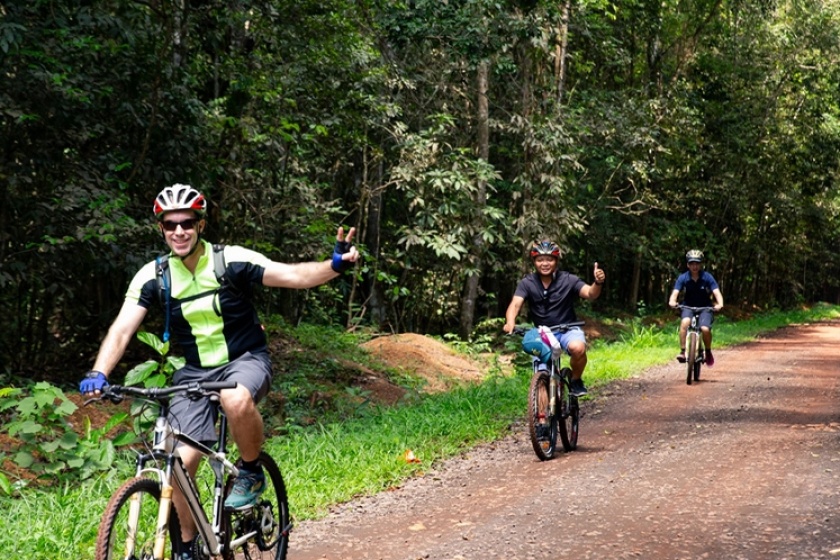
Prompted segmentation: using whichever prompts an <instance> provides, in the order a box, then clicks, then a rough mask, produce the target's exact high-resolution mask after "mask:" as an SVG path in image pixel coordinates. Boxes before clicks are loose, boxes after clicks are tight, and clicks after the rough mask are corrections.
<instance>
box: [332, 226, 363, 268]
mask: <svg viewBox="0 0 840 560" xmlns="http://www.w3.org/2000/svg"><path fill="white" fill-rule="evenodd" d="M354 235H356V228H353V227H351V228H350V231H348V232H347V237H344V228H343V227H339V228H338V233H337V234H336V236H335V249H333V256H332V263H331V266H332V269H333V270H334V271H336V272H338V273H339V274H341V273H342V272H345V271H347V270H349V269H351V268H353V263H355V262H356V261H357V260H359V251H358V249H356V247H354V246H353V245H351V244H350V242H351V241H352V240H353V236H354Z"/></svg>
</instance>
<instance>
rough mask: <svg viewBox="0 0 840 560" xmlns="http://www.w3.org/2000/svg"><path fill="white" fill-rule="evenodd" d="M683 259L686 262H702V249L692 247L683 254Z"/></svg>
mask: <svg viewBox="0 0 840 560" xmlns="http://www.w3.org/2000/svg"><path fill="white" fill-rule="evenodd" d="M685 261H686V262H699V263H701V262H703V251H700V250H698V249H692V250H691V251H689V252H688V253H686V254H685Z"/></svg>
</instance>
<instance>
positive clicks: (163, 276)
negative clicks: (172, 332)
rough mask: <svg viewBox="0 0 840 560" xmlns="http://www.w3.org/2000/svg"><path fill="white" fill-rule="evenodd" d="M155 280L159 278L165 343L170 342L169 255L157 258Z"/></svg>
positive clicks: (170, 276)
mask: <svg viewBox="0 0 840 560" xmlns="http://www.w3.org/2000/svg"><path fill="white" fill-rule="evenodd" d="M155 278H157V286H158V301H160V303H161V304H162V305H163V314H164V326H163V341H164V342H168V341H169V315H170V307H171V296H170V294H171V292H172V290H171V288H172V271H171V270H169V255H168V254H166V255H161V256H159V257H156V258H155Z"/></svg>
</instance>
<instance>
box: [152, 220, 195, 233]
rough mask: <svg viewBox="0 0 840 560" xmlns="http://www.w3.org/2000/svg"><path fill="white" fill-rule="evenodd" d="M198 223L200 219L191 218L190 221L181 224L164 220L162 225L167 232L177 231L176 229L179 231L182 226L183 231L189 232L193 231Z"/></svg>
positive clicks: (183, 221)
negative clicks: (189, 230)
mask: <svg viewBox="0 0 840 560" xmlns="http://www.w3.org/2000/svg"><path fill="white" fill-rule="evenodd" d="M198 221H199V220H198V218H190V219H188V220H181V221H180V222H173V221H172V220H164V221H162V222H161V225H162V226H163V229H165V230H166V231H175V230H176V229H178V226H181V229H182V230H184V231H187V230H188V229H193V228H194V227H195V224H196V223H197V222H198Z"/></svg>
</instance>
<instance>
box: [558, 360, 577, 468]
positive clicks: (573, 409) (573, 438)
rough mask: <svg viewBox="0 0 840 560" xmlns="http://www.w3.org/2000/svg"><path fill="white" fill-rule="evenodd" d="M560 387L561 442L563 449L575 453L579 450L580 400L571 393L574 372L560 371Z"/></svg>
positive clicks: (565, 369) (566, 369) (567, 369)
mask: <svg viewBox="0 0 840 560" xmlns="http://www.w3.org/2000/svg"><path fill="white" fill-rule="evenodd" d="M560 378H561V380H562V381H561V382H560V386H559V387H558V392H559V393H560V394H559V395H558V398H559V399H560V402H559V403H558V404H559V407H558V408H559V409H560V413H559V414H558V416H559V418H558V419H557V423H558V425H559V426H560V440H561V441H562V442H563V449H565V450H566V451H574V450H575V449H577V442H578V427H579V426H580V407H579V406H578V399H577V397H575V396H574V395H572V394H571V393H570V392H569V383H570V382H571V379H572V370H570V369H569V368H563V369H562V370H560Z"/></svg>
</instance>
